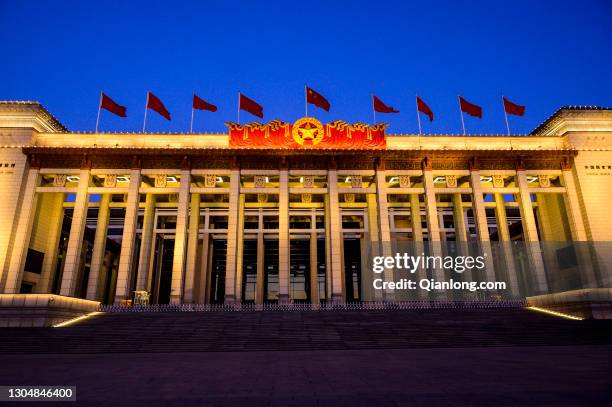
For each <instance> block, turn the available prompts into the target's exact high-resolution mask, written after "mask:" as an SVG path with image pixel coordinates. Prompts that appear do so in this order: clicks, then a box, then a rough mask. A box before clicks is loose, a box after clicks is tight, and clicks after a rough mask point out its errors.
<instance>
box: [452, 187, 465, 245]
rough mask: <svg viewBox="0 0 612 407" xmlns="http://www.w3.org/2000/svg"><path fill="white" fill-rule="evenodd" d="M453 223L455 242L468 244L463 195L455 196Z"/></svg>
mask: <svg viewBox="0 0 612 407" xmlns="http://www.w3.org/2000/svg"><path fill="white" fill-rule="evenodd" d="M453 223H454V224H455V240H456V241H457V242H467V240H468V238H467V226H466V224H465V213H464V211H463V202H462V201H461V194H453Z"/></svg>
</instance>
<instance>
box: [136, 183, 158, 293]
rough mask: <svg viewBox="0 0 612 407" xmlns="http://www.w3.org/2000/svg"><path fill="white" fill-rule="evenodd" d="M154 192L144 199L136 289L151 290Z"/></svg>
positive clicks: (155, 199) (155, 197) (155, 198)
mask: <svg viewBox="0 0 612 407" xmlns="http://www.w3.org/2000/svg"><path fill="white" fill-rule="evenodd" d="M156 201H157V196H156V195H155V194H147V196H146V199H145V209H144V216H143V219H142V235H141V242H140V255H139V259H138V278H137V279H136V290H138V291H145V290H147V291H151V288H150V287H151V286H152V284H151V279H152V278H153V276H152V275H153V262H152V261H151V260H152V256H153V252H154V248H153V245H154V243H155V242H154V240H153V235H154V232H155V202H156Z"/></svg>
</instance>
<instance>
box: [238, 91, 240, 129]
mask: <svg viewBox="0 0 612 407" xmlns="http://www.w3.org/2000/svg"><path fill="white" fill-rule="evenodd" d="M238 124H240V92H238Z"/></svg>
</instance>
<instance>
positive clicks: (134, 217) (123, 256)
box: [115, 168, 141, 303]
mask: <svg viewBox="0 0 612 407" xmlns="http://www.w3.org/2000/svg"><path fill="white" fill-rule="evenodd" d="M140 177H141V176H140V168H133V169H132V170H131V171H130V185H129V187H128V194H127V202H126V205H125V220H124V222H123V235H122V237H121V251H120V252H119V267H118V270H117V288H116V290H115V303H120V302H121V301H123V300H127V299H128V298H130V294H131V293H130V291H129V290H130V287H129V282H130V275H131V273H132V267H133V264H134V255H135V254H134V239H135V238H136V227H137V226H138V204H139V202H140V191H139V190H140V179H141V178H140Z"/></svg>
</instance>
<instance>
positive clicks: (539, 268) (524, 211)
mask: <svg viewBox="0 0 612 407" xmlns="http://www.w3.org/2000/svg"><path fill="white" fill-rule="evenodd" d="M516 183H517V184H518V187H519V210H520V213H521V223H522V225H523V237H524V240H525V245H526V246H527V247H526V248H527V254H528V257H529V262H530V266H531V269H532V271H533V274H534V282H535V289H536V292H535V293H533V294H537V293H545V292H546V291H547V289H548V284H547V282H546V275H545V267H544V261H543V259H542V249H541V247H540V243H539V238H538V228H537V226H536V221H535V216H534V214H533V205H532V203H531V193H530V192H529V184H528V183H527V174H526V173H525V170H524V169H520V168H519V169H517V171H516Z"/></svg>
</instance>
